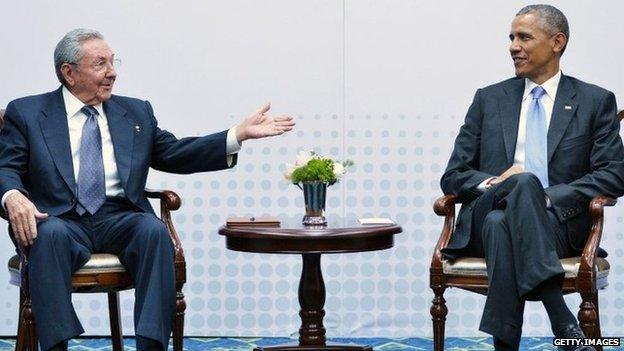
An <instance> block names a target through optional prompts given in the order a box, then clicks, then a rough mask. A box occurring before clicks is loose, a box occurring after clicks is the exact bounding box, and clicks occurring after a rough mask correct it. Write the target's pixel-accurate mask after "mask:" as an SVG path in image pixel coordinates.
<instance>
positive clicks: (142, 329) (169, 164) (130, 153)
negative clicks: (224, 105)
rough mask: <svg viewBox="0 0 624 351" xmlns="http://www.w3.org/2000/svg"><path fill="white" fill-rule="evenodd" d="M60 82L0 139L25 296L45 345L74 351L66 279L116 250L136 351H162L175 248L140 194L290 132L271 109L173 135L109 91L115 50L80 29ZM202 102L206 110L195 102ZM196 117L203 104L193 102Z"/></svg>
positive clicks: (14, 107) (231, 161)
mask: <svg viewBox="0 0 624 351" xmlns="http://www.w3.org/2000/svg"><path fill="white" fill-rule="evenodd" d="M54 61H55V68H56V74H57V76H58V78H59V80H60V82H61V83H62V86H61V87H60V88H59V89H57V90H55V91H53V92H49V93H46V94H41V95H36V96H29V97H25V98H21V99H17V100H14V101H12V102H11V103H10V104H9V105H8V106H7V110H6V117H5V119H6V124H5V126H4V128H3V129H2V132H1V135H0V195H2V206H3V208H4V209H6V211H7V213H8V216H9V219H10V231H11V232H12V234H13V239H14V240H15V241H16V242H17V241H19V242H20V243H21V244H22V245H24V246H28V245H30V246H31V248H30V268H29V276H30V291H31V298H32V308H33V311H34V315H35V319H36V327H37V334H38V336H39V340H40V343H41V347H42V349H44V350H50V349H51V350H63V349H67V340H68V339H70V338H72V337H74V336H77V335H79V334H81V333H82V332H83V329H82V326H81V325H80V322H79V321H78V318H77V317H76V314H75V312H74V309H73V306H72V303H71V279H70V277H71V274H72V272H74V271H76V270H78V269H79V268H80V267H81V266H82V265H84V264H85V263H86V262H87V261H88V260H89V257H90V255H91V254H92V253H94V252H104V253H113V254H117V255H118V256H119V258H120V260H121V262H122V263H123V264H124V266H125V267H126V268H127V269H128V271H129V272H130V274H131V275H132V278H133V283H134V286H135V297H136V301H135V309H134V317H135V318H134V321H135V331H136V334H137V348H138V349H139V350H163V349H166V346H167V344H168V340H169V335H170V333H171V328H172V321H173V316H174V306H175V286H174V264H173V260H174V250H173V245H172V243H171V240H170V239H169V235H168V233H167V229H166V227H165V225H164V223H163V222H162V221H160V220H159V219H158V218H157V217H156V216H155V215H154V211H153V209H152V208H151V206H150V204H149V202H148V201H147V199H146V197H145V195H144V188H145V183H146V179H147V175H148V170H149V168H150V167H151V168H155V169H158V170H161V171H166V172H172V173H193V172H204V171H213V170H220V169H225V168H229V167H233V166H234V165H235V164H236V156H237V155H236V153H237V152H238V150H239V149H240V143H241V142H243V141H244V140H246V139H250V138H262V137H266V136H272V135H279V134H282V133H284V132H286V131H289V130H291V129H292V127H293V125H294V122H293V120H292V118H291V117H288V116H283V117H271V116H268V115H266V114H265V113H266V112H267V111H268V109H269V105H266V106H265V107H263V108H261V109H260V110H258V111H257V112H256V113H254V114H253V115H252V116H250V117H249V118H248V119H246V120H244V121H243V122H242V123H240V124H238V125H237V126H235V127H233V128H232V129H230V130H226V131H223V132H220V133H215V134H212V135H207V136H203V137H190V138H182V139H178V138H176V137H175V136H174V135H173V134H171V133H169V132H167V131H165V130H162V129H160V128H159V127H158V124H157V121H156V118H155V117H154V114H153V111H152V107H151V105H150V104H149V102H147V101H143V100H138V99H134V98H128V97H122V96H116V95H111V90H112V87H113V83H114V81H115V78H116V72H115V68H114V64H115V62H116V60H115V57H114V54H113V52H112V51H111V49H110V47H109V46H108V44H107V43H106V42H105V41H104V39H103V37H102V35H101V34H100V33H98V32H96V31H93V30H85V29H77V30H73V31H71V32H69V33H68V34H67V35H65V37H63V39H61V41H60V42H59V43H58V45H57V47H56V50H55V52H54ZM200 105H201V104H200ZM196 112H197V114H198V115H203V114H204V113H203V109H202V108H201V106H198V108H197V110H196Z"/></svg>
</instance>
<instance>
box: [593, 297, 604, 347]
mask: <svg viewBox="0 0 624 351" xmlns="http://www.w3.org/2000/svg"><path fill="white" fill-rule="evenodd" d="M592 302H593V303H594V306H595V307H596V325H595V326H594V338H601V337H602V331H601V330H600V307H598V291H596V295H595V296H594V300H593V301H592ZM596 350H598V351H602V345H598V346H596Z"/></svg>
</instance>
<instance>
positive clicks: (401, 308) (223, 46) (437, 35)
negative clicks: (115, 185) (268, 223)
mask: <svg viewBox="0 0 624 351" xmlns="http://www.w3.org/2000/svg"><path fill="white" fill-rule="evenodd" d="M6 3H7V4H6V6H4V7H3V10H4V12H6V13H11V14H14V15H12V16H5V17H6V18H3V21H4V24H5V26H6V27H7V28H20V30H19V31H0V42H2V43H6V45H5V46H6V47H9V48H10V50H5V51H6V52H4V51H3V56H2V59H3V61H2V62H3V63H5V61H6V63H5V64H4V65H0V77H3V80H4V81H7V82H11V84H5V85H4V86H3V88H2V89H0V107H2V106H6V104H7V103H8V101H10V100H12V99H14V98H16V97H19V96H24V95H29V94H34V93H38V92H41V91H45V90H51V89H53V88H54V87H56V86H57V85H58V82H57V81H56V78H55V77H54V74H53V73H52V71H51V65H50V62H49V58H51V52H52V48H53V46H54V44H55V43H56V42H57V41H58V40H59V38H60V37H61V36H62V35H63V33H65V32H66V31H67V30H68V29H69V28H74V27H82V26H84V24H85V23H90V26H92V27H94V28H96V29H98V30H100V31H101V32H102V33H103V34H104V35H105V36H106V38H107V40H108V41H109V42H110V44H111V46H112V47H113V49H114V50H115V52H116V54H117V56H119V57H121V58H123V60H124V65H123V67H122V68H120V70H118V75H119V79H118V80H117V81H116V83H115V93H118V94H120V95H128V96H135V97H139V98H144V99H149V100H150V102H151V103H152V105H153V106H154V110H155V111H156V116H157V118H158V121H159V125H160V126H161V127H162V128H165V129H168V130H170V131H171V132H174V133H175V134H176V135H178V136H186V135H201V134H204V133H207V132H209V131H219V130H223V129H225V128H229V127H230V126H232V125H234V124H235V123H237V122H239V121H240V120H241V119H242V118H244V116H247V115H248V113H249V112H251V111H252V110H253V109H254V108H255V107H259V105H260V104H262V102H263V101H266V100H270V101H271V102H272V109H271V112H272V113H275V114H284V113H289V114H294V117H295V118H296V122H297V126H296V128H295V130H294V131H292V132H291V133H288V134H287V135H284V136H280V137H274V138H270V139H266V140H255V141H246V142H245V143H244V145H243V148H242V150H241V152H240V154H239V161H238V165H237V166H236V167H235V168H234V169H232V170H227V171H221V172H215V173H206V174H196V175H188V176H179V175H170V174H163V173H159V172H152V173H150V177H149V182H148V186H149V187H151V188H166V189H171V190H174V191H176V192H177V193H179V194H180V196H181V197H182V199H183V205H182V207H181V209H180V210H179V211H176V212H175V214H174V216H173V220H174V222H175V225H176V228H177V229H178V232H179V234H180V236H181V238H182V241H183V245H184V249H185V254H186V259H187V283H186V285H185V288H184V293H185V295H186V302H187V310H186V324H185V333H186V335H188V336H202V335H204V336H288V335H296V333H297V331H298V328H299V316H298V309H299V306H298V301H297V289H298V284H299V277H300V272H301V258H300V257H298V256H294V255H261V254H248V253H240V252H233V251H229V250H227V249H226V248H225V240H224V238H223V237H221V236H219V235H218V234H217V230H218V228H219V226H221V225H222V224H224V223H225V221H226V218H228V217H230V216H261V215H275V216H279V217H280V218H281V219H283V220H299V219H300V218H301V216H302V214H303V198H302V194H301V190H299V189H298V188H297V187H295V186H294V185H292V184H288V183H287V182H286V181H285V180H284V179H283V176H282V172H283V171H285V164H286V163H292V162H294V160H295V157H296V154H297V152H298V151H299V150H302V149H303V150H314V151H317V152H319V153H321V154H326V155H330V156H332V157H335V158H337V159H341V160H344V159H352V160H353V161H354V162H355V166H354V167H353V168H352V169H350V170H348V173H347V174H346V176H345V178H344V180H343V181H342V182H341V183H339V184H336V185H334V186H332V187H330V188H329V189H328V199H327V214H328V216H329V217H330V218H337V217H344V216H349V217H369V216H375V217H390V218H392V219H394V220H395V221H396V222H398V223H399V224H400V225H401V226H402V227H403V233H402V234H399V235H397V236H396V241H395V246H394V248H392V249H389V250H384V251H378V252H369V253H354V254H343V255H325V256H323V257H322V268H323V273H324V279H325V283H326V287H327V299H326V305H325V309H326V311H327V314H326V317H325V320H324V323H325V327H326V328H327V334H328V335H329V336H381V337H394V336H430V335H432V327H431V317H430V314H429V308H430V304H431V299H432V297H433V294H432V292H431V290H430V289H429V277H428V275H429V274H428V272H429V270H428V267H429V264H430V260H431V254H432V250H433V247H434V245H435V243H436V241H437V239H438V237H439V235H440V231H441V226H442V219H441V218H439V217H437V216H436V215H435V214H434V213H433V210H432V204H433V202H434V200H435V199H436V198H437V197H439V196H440V195H441V191H440V188H439V178H440V176H441V174H442V172H443V170H444V167H445V165H446V162H447V160H448V157H449V155H450V152H451V148H452V143H453V140H454V137H455V135H456V133H457V131H458V130H459V127H460V126H461V123H462V120H463V116H464V114H465V113H466V110H467V108H468V106H469V104H470V101H471V98H472V96H473V94H474V92H475V90H476V89H477V88H479V87H483V86H485V85H488V84H491V83H494V82H497V81H500V80H503V79H505V78H507V77H509V76H510V75H511V74H513V67H512V65H511V62H510V59H509V55H508V51H507V49H508V46H509V43H508V39H507V34H508V31H509V24H510V21H511V19H512V18H513V16H514V15H515V13H516V12H517V11H518V9H520V8H521V7H522V6H524V5H526V2H523V1H505V2H500V1H498V2H497V1H487V3H478V4H477V3H475V2H457V1H448V0H447V1H444V0H441V1H436V2H425V1H413V0H395V1H392V2H383V1H376V0H358V1H351V0H343V1H309V2H305V1H296V2H293V1H284V0H263V1H258V2H249V1H248V2H244V4H245V6H240V5H241V2H240V1H210V2H206V1H189V2H184V4H183V5H180V4H178V3H177V2H163V1H160V2H156V3H154V2H148V1H147V0H137V1H133V2H127V1H122V0H110V1H108V2H107V3H106V8H102V9H101V10H99V9H98V10H95V11H94V8H93V6H82V5H80V6H79V5H77V4H75V3H72V2H41V1H40V2H37V3H36V4H24V3H22V2H6ZM553 3H554V4H555V5H556V6H558V7H561V9H562V10H563V11H564V12H565V13H566V15H567V16H568V19H569V22H570V24H571V27H572V30H573V32H574V35H573V38H572V40H571V42H570V45H569V47H568V48H567V49H566V54H565V56H564V58H563V62H564V64H565V66H564V68H563V69H564V72H565V73H572V74H574V75H575V76H577V77H579V78H581V79H583V80H587V81H589V82H591V83H596V84H598V85H600V86H603V87H605V88H607V89H609V90H612V91H614V92H615V93H616V95H617V97H618V100H619V101H620V105H621V102H622V101H624V100H623V99H624V96H623V95H622V93H623V92H624V81H623V80H622V79H621V76H622V75H621V74H619V75H618V74H614V73H617V72H621V62H622V61H624V51H623V50H617V47H615V46H614V45H613V42H614V38H621V37H623V36H624V26H621V25H619V26H618V25H614V24H615V23H618V22H617V20H616V18H617V17H616V16H617V14H621V13H623V12H624V2H622V1H619V0H609V1H602V2H600V4H601V6H589V7H588V6H587V5H586V3H585V2H583V1H581V0H575V1H570V0H568V1H560V0H553ZM146 8H148V9H149V14H150V15H149V16H145V9H146ZM486 8H487V11H488V16H483V12H484V9H486ZM50 13H64V14H65V15H64V16H60V17H59V16H50V15H49V14H50ZM25 17H28V18H32V21H31V23H32V25H29V26H24V25H23V23H22V22H21V19H22V18H25ZM137 18H141V21H137ZM163 18H166V19H167V21H166V23H164V22H163V20H162V19H163ZM597 18H600V19H601V20H600V21H596V19H597ZM441 19H444V20H443V21H441ZM475 19H478V20H475ZM163 23H164V24H165V25H163ZM233 24H234V25H233ZM285 29H286V30H285ZM460 29H461V30H460ZM458 31H459V32H461V35H458V34H457V33H458ZM423 33H425V35H423ZM33 38H35V39H36V40H35V39H33ZM475 38H478V39H476V40H475ZM596 60H600V65H596V64H595V62H596ZM25 71H26V72H32V73H31V74H23V72H25ZM154 72H158V74H154ZM46 79H47V80H46ZM163 82H165V84H163ZM155 205H157V204H155ZM623 206H624V205H622V204H621V202H620V204H618V205H617V206H616V207H614V208H609V209H607V210H606V222H605V234H604V236H603V241H602V246H603V247H605V248H606V249H607V250H608V251H609V253H610V256H609V261H610V262H611V265H612V268H611V274H610V277H609V281H610V283H611V284H610V286H609V287H608V288H607V289H606V290H604V291H601V292H600V308H601V316H600V319H601V324H602V327H603V334H604V335H609V336H611V335H618V334H620V335H621V332H622V330H624V297H622V293H621V291H623V290H624V229H622V228H624V225H623V222H624V211H623V209H624V208H623ZM3 227H4V226H3ZM2 230H3V233H0V234H2V235H5V236H4V238H5V240H2V241H0V249H1V250H0V252H2V256H0V258H1V259H2V261H3V262H6V261H7V260H8V259H9V257H10V256H11V255H12V254H13V250H14V248H13V245H12V243H11V242H10V241H9V240H8V239H7V238H6V235H7V234H6V232H5V229H4V228H3V229H2ZM7 281H8V273H7V270H6V269H2V270H0V282H7ZM3 284H4V285H3ZM3 284H0V316H2V317H0V335H12V334H14V333H15V331H16V329H17V327H16V326H17V324H16V321H17V301H18V289H16V288H15V287H13V286H9V285H8V284H5V283H3ZM445 298H446V299H447V303H448V307H449V315H448V319H447V328H446V334H447V335H448V336H475V335H482V334H481V333H480V332H478V323H479V319H480V316H481V311H482V308H483V305H484V297H482V296H479V295H476V294H472V293H467V292H463V291H459V290H456V289H449V290H447V292H446V294H445ZM73 300H74V303H75V306H76V309H77V311H78V314H79V317H80V319H81V321H82V322H83V325H84V327H85V330H86V334H87V335H108V334H109V326H108V315H107V314H108V312H107V301H106V296H105V295H102V294H83V295H74V296H73ZM566 301H567V302H568V303H569V305H570V307H571V309H572V310H573V311H574V312H575V313H576V311H578V305H579V302H580V301H579V297H578V296H568V297H566ZM133 304H134V297H133V291H128V292H124V293H122V296H121V307H122V322H123V326H124V332H125V333H126V334H132V333H133V332H134V330H133V316H132V310H133ZM524 332H525V335H535V336H541V335H548V334H550V327H549V321H548V319H547V317H546V314H545V313H544V311H543V307H542V306H541V305H540V304H538V303H534V302H532V303H528V304H527V307H526V310H525V323H524Z"/></svg>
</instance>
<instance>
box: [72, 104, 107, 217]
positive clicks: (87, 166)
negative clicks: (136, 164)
mask: <svg viewBox="0 0 624 351" xmlns="http://www.w3.org/2000/svg"><path fill="white" fill-rule="evenodd" d="M81 111H82V113H84V114H85V115H86V116H87V120H86V121H85V124H84V126H83V127H82V139H81V140H80V170H79V171H78V205H77V206H76V212H78V214H79V215H83V214H84V213H85V212H89V213H90V214H94V213H95V212H96V211H97V210H98V209H99V208H100V206H102V204H103V203H104V200H105V199H106V185H105V183H104V161H103V159H102V137H101V135H100V127H99V126H98V121H97V118H98V115H99V114H98V112H97V110H96V109H95V108H94V107H93V106H85V107H83V108H82V110H81Z"/></svg>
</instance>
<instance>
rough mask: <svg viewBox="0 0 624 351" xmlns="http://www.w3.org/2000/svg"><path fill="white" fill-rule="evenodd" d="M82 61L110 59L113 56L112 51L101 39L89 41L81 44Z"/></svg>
mask: <svg viewBox="0 0 624 351" xmlns="http://www.w3.org/2000/svg"><path fill="white" fill-rule="evenodd" d="M81 48H82V59H83V60H97V59H110V58H112V57H114V56H115V54H114V53H113V51H112V49H111V48H110V46H108V44H107V43H106V42H105V41H104V40H102V39H89V40H85V41H83V42H82V43H81Z"/></svg>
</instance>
